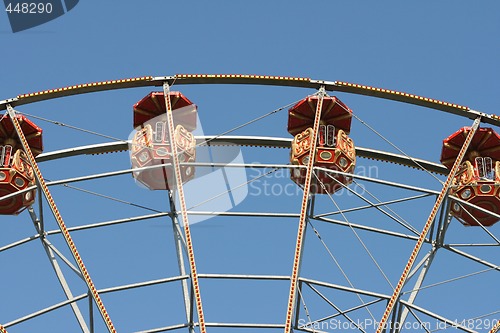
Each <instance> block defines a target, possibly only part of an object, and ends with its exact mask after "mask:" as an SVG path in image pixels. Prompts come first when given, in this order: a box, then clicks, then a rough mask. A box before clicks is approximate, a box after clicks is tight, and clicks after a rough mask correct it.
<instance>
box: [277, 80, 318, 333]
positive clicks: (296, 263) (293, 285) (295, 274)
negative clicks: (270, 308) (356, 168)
mask: <svg viewBox="0 0 500 333" xmlns="http://www.w3.org/2000/svg"><path fill="white" fill-rule="evenodd" d="M324 97H325V89H324V88H323V87H321V89H320V91H319V94H318V104H317V105H316V113H315V118H314V125H313V132H312V138H311V146H310V150H309V160H308V162H307V170H306V179H305V183H304V193H303V196H302V205H301V209H300V217H299V227H298V230H297V241H296V244H295V254H294V259H293V267H292V276H291V278H290V294H289V296H288V306H287V311H286V319H285V333H291V332H292V326H293V315H294V308H295V305H296V303H297V281H298V278H299V272H300V266H301V263H302V252H303V249H304V236H305V231H306V226H307V208H308V203H309V194H310V192H311V179H312V176H313V167H314V160H315V159H316V145H317V137H318V129H319V122H320V119H321V110H322V108H323V98H324Z"/></svg>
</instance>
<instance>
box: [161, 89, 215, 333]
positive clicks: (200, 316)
mask: <svg viewBox="0 0 500 333" xmlns="http://www.w3.org/2000/svg"><path fill="white" fill-rule="evenodd" d="M163 94H164V97H165V107H166V109H167V110H166V111H167V123H168V137H169V141H170V147H171V148H170V151H171V153H172V162H173V163H172V164H173V166H174V174H175V183H176V190H177V194H178V195H179V203H180V207H179V208H180V210H181V216H182V223H183V224H184V236H185V239H186V248H187V254H188V261H189V268H190V270H191V282H192V288H193V292H194V299H195V302H196V311H197V314H198V321H199V325H200V332H201V333H206V326H205V316H204V314H203V306H202V303H201V294H200V285H199V281H198V272H197V270H196V261H195V257H194V249H193V240H192V238H191V229H190V227H189V219H188V214H187V206H186V198H185V197H184V188H183V186H182V175H181V167H180V162H179V156H178V152H177V146H176V145H175V138H174V130H175V128H174V117H173V115H172V104H171V103H170V86H169V84H168V82H165V83H164V84H163Z"/></svg>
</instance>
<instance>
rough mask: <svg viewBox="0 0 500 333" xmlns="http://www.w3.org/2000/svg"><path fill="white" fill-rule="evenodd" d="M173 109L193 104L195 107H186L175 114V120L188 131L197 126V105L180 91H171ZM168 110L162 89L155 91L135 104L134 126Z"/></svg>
mask: <svg viewBox="0 0 500 333" xmlns="http://www.w3.org/2000/svg"><path fill="white" fill-rule="evenodd" d="M169 95H170V104H171V105H172V110H173V111H174V110H178V109H181V108H184V107H186V106H190V105H193V106H194V108H184V109H182V110H178V111H177V112H176V113H174V114H175V120H176V122H178V123H179V124H181V125H183V126H184V127H185V128H186V129H187V130H188V131H192V130H194V129H195V128H196V106H195V105H194V104H193V102H191V101H190V100H189V99H187V97H186V96H184V95H183V94H181V93H180V92H178V91H172V92H170V94H169ZM165 112H166V107H165V98H164V95H163V92H162V91H153V92H151V93H149V94H148V95H147V96H145V97H144V98H143V99H141V100H140V101H139V102H137V103H136V104H135V105H134V128H136V127H139V126H141V125H142V124H144V123H145V122H147V121H149V120H151V119H153V118H155V117H157V116H159V115H161V114H164V113H165Z"/></svg>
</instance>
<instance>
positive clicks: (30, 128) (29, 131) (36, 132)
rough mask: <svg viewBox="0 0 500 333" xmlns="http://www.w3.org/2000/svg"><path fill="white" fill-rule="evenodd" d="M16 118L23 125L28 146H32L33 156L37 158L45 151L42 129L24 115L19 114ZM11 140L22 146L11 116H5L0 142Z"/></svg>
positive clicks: (0, 127)
mask: <svg viewBox="0 0 500 333" xmlns="http://www.w3.org/2000/svg"><path fill="white" fill-rule="evenodd" d="M16 118H17V120H18V121H19V124H20V125H21V130H22V131H23V133H24V135H25V137H26V140H27V141H28V145H29V146H30V148H31V151H32V153H33V155H35V156H37V155H38V154H40V153H41V152H42V151H43V142H42V129H41V128H40V127H38V126H37V125H35V124H34V123H33V122H32V121H31V120H29V119H28V118H26V117H25V116H23V115H20V114H18V115H16ZM9 138H11V139H13V140H15V141H16V142H17V143H18V144H19V147H20V146H21V142H20V140H19V138H18V137H17V133H16V130H15V128H14V124H13V123H12V121H11V119H10V117H9V115H7V114H5V115H4V116H3V117H2V118H1V119H0V140H2V141H5V140H6V139H9Z"/></svg>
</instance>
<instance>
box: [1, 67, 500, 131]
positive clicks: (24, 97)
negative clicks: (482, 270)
mask: <svg viewBox="0 0 500 333" xmlns="http://www.w3.org/2000/svg"><path fill="white" fill-rule="evenodd" d="M164 82H168V83H169V85H174V84H176V85H194V84H246V85H251V84H253V85H274V86H290V87H299V88H311V89H319V88H320V87H324V88H325V90H327V91H340V92H346V93H352V94H357V95H367V96H372V97H376V98H382V99H388V100H394V101H399V102H403V103H408V104H414V105H420V106H424V107H428V108H431V109H435V110H440V111H444V112H449V113H453V114H456V115H459V116H462V117H466V118H469V119H475V118H477V117H478V116H480V117H482V122H484V123H488V124H491V125H495V126H500V117H499V116H497V115H494V114H486V113H483V112H479V111H475V110H472V109H471V108H469V107H467V106H463V105H459V104H454V103H448V102H444V101H440V100H437V99H434V98H428V97H423V96H419V95H415V94H410V93H405V92H400V91H395V90H390V89H384V88H378V87H372V86H367V85H361V84H356V83H349V82H344V81H325V80H313V79H310V78H302V77H289V76H271V75H247V74H176V75H172V76H157V77H153V76H143V77H136V78H127V79H119V80H110V81H101V82H93V83H84V84H77V85H73V86H67V87H63V88H56V89H49V90H43V91H39V92H34V93H28V94H21V95H18V96H17V97H14V98H8V99H5V100H2V101H0V110H5V109H6V108H7V105H8V104H10V105H11V106H18V105H24V104H30V103H34V102H38V101H43V100H49V99H55V98H60V97H65V96H72V95H79V94H86V93H92V92H97V91H106V90H114V89H125V88H137V87H148V86H161V85H162V84H163V83H164Z"/></svg>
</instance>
